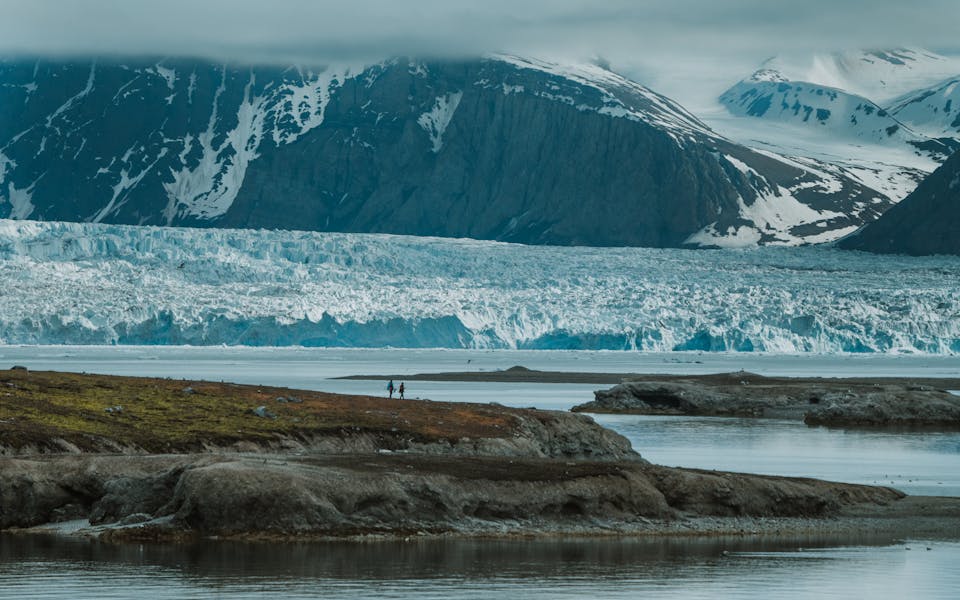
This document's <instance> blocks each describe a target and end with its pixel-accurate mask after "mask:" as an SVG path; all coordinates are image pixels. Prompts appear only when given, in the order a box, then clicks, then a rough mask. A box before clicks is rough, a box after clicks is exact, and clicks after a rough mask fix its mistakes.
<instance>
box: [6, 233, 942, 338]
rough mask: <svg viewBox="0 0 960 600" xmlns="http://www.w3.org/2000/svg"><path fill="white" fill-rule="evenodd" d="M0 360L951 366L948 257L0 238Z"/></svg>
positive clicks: (375, 238) (338, 241)
mask: <svg viewBox="0 0 960 600" xmlns="http://www.w3.org/2000/svg"><path fill="white" fill-rule="evenodd" d="M0 277H2V281H3V282H4V285H3V286H2V287H0V342H2V343H5V344H192V345H214V344H227V345H251V346H287V345H302V346H333V347H382V346H394V347H449V348H526V349H612V350H649V351H673V350H680V351H682V350H696V351H758V352H760V351H762V352H775V353H776V352H779V353H797V352H820V353H842V352H902V353H931V354H960V258H957V257H931V258H911V257H877V256H873V255H868V254H861V253H856V252H843V251H839V250H834V249H831V248H761V249H750V250H715V251H696V250H675V249H674V250H662V249H644V248H586V247H550V246H522V245H515V244H506V243H500V242H486V241H475V240H466V239H441V238H418V237H405V236H393V235H374V234H339V233H314V232H290V231H253V230H230V229H179V228H163V227H133V226H121V225H101V224H77V223H60V222H53V223H39V222H29V221H12V220H0Z"/></svg>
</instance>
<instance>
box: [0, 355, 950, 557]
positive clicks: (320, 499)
mask: <svg viewBox="0 0 960 600" xmlns="http://www.w3.org/2000/svg"><path fill="white" fill-rule="evenodd" d="M0 440H2V446H3V449H4V454H5V456H2V457H0V529H2V530H7V531H19V532H40V531H43V532H48V531H57V532H60V533H69V534H74V535H91V536H99V537H101V538H103V539H112V540H135V539H150V540H179V539H191V538H196V537H229V538H242V539H319V538H361V539H367V538H382V537H408V536H413V535H421V536H508V537H509V536H518V535H519V536H541V535H693V534H705V533H706V534H729V533H735V534H737V533H742V534H758V533H759V534H771V535H775V534H786V533H805V532H817V533H823V532H840V533H843V532H851V533H852V532H857V531H865V530H875V531H901V530H902V531H904V532H917V531H918V530H929V531H931V532H939V533H944V532H948V534H950V535H953V534H955V535H957V536H958V537H960V499H944V498H929V499H923V498H919V497H905V496H904V494H902V493H901V492H899V491H897V490H893V489H890V488H884V487H873V486H863V485H851V484H841V483H831V482H824V481H818V480H813V479H801V478H787V477H773V476H758V475H746V474H738V473H724V472H714V471H702V470H695V469H677V468H665V467H660V466H657V465H652V464H650V463H648V462H647V461H645V460H643V459H642V458H641V457H640V455H639V454H637V453H636V452H634V451H633V450H632V449H631V448H630V445H629V442H628V441H627V440H626V439H625V438H623V437H622V436H619V435H618V434H616V433H614V432H611V431H608V430H606V429H603V428H601V427H599V426H598V425H596V424H595V423H594V422H593V421H592V420H591V419H590V418H589V417H587V416H585V415H577V414H572V413H562V412H550V411H536V410H519V409H510V408H505V407H502V406H499V405H469V404H445V403H434V402H429V401H396V400H393V401H391V400H387V399H383V398H372V397H365V396H337V395H332V394H323V393H320V392H307V391H299V390H288V389H281V388H263V387H257V386H238V385H231V384H217V383H209V382H184V381H173V380H165V379H141V378H129V377H108V376H92V375H75V374H64V373H49V372H47V373H37V372H27V371H23V370H18V371H2V372H0ZM949 532H953V533H952V534H951V533H949Z"/></svg>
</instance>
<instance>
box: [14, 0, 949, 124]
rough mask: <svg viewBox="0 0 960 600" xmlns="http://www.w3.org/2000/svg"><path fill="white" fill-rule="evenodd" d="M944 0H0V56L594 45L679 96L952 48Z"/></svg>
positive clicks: (449, 52)
mask: <svg viewBox="0 0 960 600" xmlns="http://www.w3.org/2000/svg"><path fill="white" fill-rule="evenodd" d="M958 23H960V2H958V1H957V0H912V1H907V0H898V1H888V0H795V1H791V2H783V1H782V0H668V1H662V0H657V1H648V0H482V1H472V2H467V1H461V0H350V1H336V2H335V1H326V0H162V1H161V0H149V1H147V0H0V56H16V55H22V54H29V55H38V54H39V55H55V56H71V55H84V56H86V55H104V54H115V55H138V54H147V55H162V56H195V57H201V58H211V59H215V60H232V61H240V62H251V63H258V62H264V63H285V62H291V61H294V62H313V61H316V62H327V61H336V60H351V61H363V60H379V59H382V58H384V57H389V56H396V55H413V56H424V57H447V56H450V57H461V56H472V55H477V54H482V53H486V52H510V53H517V54H530V55H536V56H540V57H546V58H552V57H556V58H561V59H592V58H596V57H603V58H604V59H606V60H607V61H608V62H609V63H610V64H611V65H612V66H613V68H615V69H616V70H619V71H621V72H623V73H624V74H627V75H629V76H631V77H633V78H635V79H637V80H639V81H641V83H644V84H646V85H648V86H650V87H652V88H654V89H656V90H657V91H660V92H662V93H666V94H667V95H671V96H674V97H676V98H677V99H678V100H680V101H681V102H684V103H686V104H688V106H689V105H691V104H697V103H699V102H702V101H704V99H706V98H708V97H713V96H715V94H717V93H719V92H720V91H722V90H723V89H724V88H725V87H727V86H729V85H730V84H732V83H735V82H736V81H737V80H739V79H740V78H742V77H744V76H746V75H749V74H750V73H751V72H752V71H753V70H754V69H755V68H756V67H757V66H758V65H759V64H760V63H761V62H762V61H763V60H764V59H766V58H768V57H770V56H773V55H784V54H786V55H793V56H798V55H805V54H810V53H813V52H824V51H832V50H843V49H853V48H890V47H897V46H904V45H906V46H919V47H924V48H929V49H933V50H937V51H940V52H947V53H954V52H957V53H960V41H958V37H957V35H956V27H957V24H958Z"/></svg>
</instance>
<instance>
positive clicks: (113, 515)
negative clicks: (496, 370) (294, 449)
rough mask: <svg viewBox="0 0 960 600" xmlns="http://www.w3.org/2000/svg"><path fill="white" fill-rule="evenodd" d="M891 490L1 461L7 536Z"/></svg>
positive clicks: (412, 461)
mask: <svg viewBox="0 0 960 600" xmlns="http://www.w3.org/2000/svg"><path fill="white" fill-rule="evenodd" d="M902 497H903V494H901V493H900V492H897V491H895V490H891V489H888V488H878V487H870V486H861V485H849V484H838V483H828V482H823V481H817V480H811V479H796V478H781V477H769V476H756V475H742V474H733V473H718V472H705V471H697V470H688V469H670V468H664V467H658V466H655V465H650V464H647V463H644V462H639V461H629V462H610V461H606V462H590V461H558V460H546V459H516V460H505V459H502V458H489V457H484V458H461V457H457V458H451V457H440V456H422V455H356V456H346V455H341V456H310V457H290V456H249V455H246V456H244V455H210V454H201V455H163V456H102V455H81V456H44V457H34V458H0V529H10V528H27V527H33V526H38V525H43V524H46V523H50V522H54V521H64V520H68V519H83V520H85V522H86V520H89V523H90V525H89V526H87V525H85V527H86V528H87V531H88V532H90V533H91V534H102V535H105V536H106V537H108V538H110V537H112V538H115V539H122V538H127V539H130V538H142V539H170V538H180V537H195V536H235V537H256V536H264V535H267V536H277V537H302V536H306V537H310V536H313V537H318V536H332V537H344V536H356V535H366V534H386V535H408V534H410V533H412V532H429V533H452V534H465V535H481V534H482V535H488V534H501V535H503V534H509V533H511V532H518V531H524V532H529V531H536V532H540V533H549V532H563V531H567V532H570V531H574V532H580V533H589V532H593V533H603V532H605V533H610V532H617V531H621V532H624V533H627V532H631V531H637V530H646V531H651V530H652V531H656V530H657V529H658V528H661V529H668V528H669V527H670V523H672V522H675V521H676V520H678V519H688V518H696V517H724V518H727V517H806V518H820V517H828V516H831V515H835V514H837V513H838V512H839V511H841V510H842V509H843V508H844V507H849V506H859V505H862V504H870V505H884V504H888V503H891V502H894V501H897V500H898V499H900V498H902Z"/></svg>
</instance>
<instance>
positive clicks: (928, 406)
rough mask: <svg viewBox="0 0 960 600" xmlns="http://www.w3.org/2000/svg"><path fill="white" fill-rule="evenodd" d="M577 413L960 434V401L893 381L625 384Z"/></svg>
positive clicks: (753, 379)
mask: <svg viewBox="0 0 960 600" xmlns="http://www.w3.org/2000/svg"><path fill="white" fill-rule="evenodd" d="M573 410H574V411H575V412H592V413H630V414H649V415H706V416H741V417H779V418H796V419H803V420H804V421H805V422H806V423H808V424H811V425H826V426H835V427H930V428H942V429H953V428H960V397H958V396H954V395H952V394H950V393H949V392H947V391H945V390H941V389H937V388H934V387H931V386H928V385H917V384H912V383H909V382H903V381H897V382H894V381H889V380H877V381H870V380H863V379H857V380H852V379H850V380H844V379H820V378H805V379H801V378H768V377H762V376H760V375H755V374H752V373H745V372H740V373H728V374H721V375H703V376H677V377H675V378H671V379H669V380H667V379H666V378H665V377H663V376H659V377H657V378H656V379H652V380H636V381H624V382H623V383H620V384H618V385H615V386H613V387H612V388H610V389H607V390H599V391H597V392H595V393H594V401H593V402H588V403H586V404H581V405H579V406H575V407H574V408H573Z"/></svg>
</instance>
